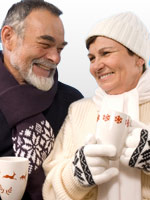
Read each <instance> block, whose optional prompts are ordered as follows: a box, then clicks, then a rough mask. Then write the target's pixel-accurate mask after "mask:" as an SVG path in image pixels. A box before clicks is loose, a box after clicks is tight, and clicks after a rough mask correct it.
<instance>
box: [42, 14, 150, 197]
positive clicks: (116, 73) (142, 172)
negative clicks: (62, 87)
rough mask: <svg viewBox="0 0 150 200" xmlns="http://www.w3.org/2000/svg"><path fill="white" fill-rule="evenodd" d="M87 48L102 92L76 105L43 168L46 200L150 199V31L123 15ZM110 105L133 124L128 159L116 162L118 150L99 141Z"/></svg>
mask: <svg viewBox="0 0 150 200" xmlns="http://www.w3.org/2000/svg"><path fill="white" fill-rule="evenodd" d="M86 46H87V49H88V50H89V53H88V57H89V60H90V72H91V74H92V75H93V76H94V78H95V80H96V81H97V84H98V89H97V90H96V92H95V96H94V97H93V98H91V99H83V100H80V101H77V102H75V103H73V104H72V105H71V106H70V109H69V113H68V116H67V118H66V120H65V122H64V124H63V126H62V128H61V130H60V132H59V135H58V137H57V139H56V141H55V145H54V149H53V151H52V153H51V155H50V156H49V157H48V158H47V159H46V161H45V163H44V165H43V167H44V170H45V173H46V175H47V177H46V181H45V184H44V187H43V196H44V199H45V200H48V199H51V200H54V199H58V200H69V199H70V200H71V199H73V200H95V199H98V200H133V199H134V200H141V199H143V200H146V199H150V175H149V173H150V142H149V139H150V133H149V131H148V129H149V127H148V124H150V112H149V111H150V70H149V69H148V62H149V57H150V36H149V32H148V31H147V29H146V27H145V25H144V24H143V23H142V22H141V20H140V19H139V18H138V17H137V16H136V15H134V14H133V13H131V12H125V13H120V14H117V15H115V16H111V17H109V18H107V19H104V20H102V21H100V22H99V23H98V24H97V25H96V26H95V27H94V28H93V29H92V30H91V32H90V33H89V35H88V37H87V40H86ZM104 106H107V107H110V108H112V109H114V110H118V111H121V112H124V113H126V114H128V115H130V116H131V118H132V120H133V121H132V124H131V126H132V127H131V128H130V132H129V134H128V137H127V139H126V142H125V146H124V149H123V151H122V155H121V157H120V158H119V159H117V160H115V161H111V157H112V156H115V154H116V149H115V147H114V146H111V145H103V144H100V142H99V141H96V139H95V137H94V135H95V132H96V121H97V116H98V112H99V111H100V110H101V108H103V107H104ZM139 121H141V122H139ZM89 133H90V134H91V135H92V136H89Z"/></svg>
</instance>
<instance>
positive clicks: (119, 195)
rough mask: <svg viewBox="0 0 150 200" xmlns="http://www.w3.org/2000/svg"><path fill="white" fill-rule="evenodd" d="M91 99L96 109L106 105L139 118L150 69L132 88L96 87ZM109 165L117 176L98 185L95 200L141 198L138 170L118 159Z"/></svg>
mask: <svg viewBox="0 0 150 200" xmlns="http://www.w3.org/2000/svg"><path fill="white" fill-rule="evenodd" d="M93 101H94V102H95V104H96V105H97V108H98V110H101V108H102V107H103V106H107V107H109V108H111V109H113V110H116V111H120V112H124V113H126V114H128V115H130V116H131V118H132V119H134V120H139V104H142V103H145V102H148V101H150V69H147V70H146V71H145V72H144V73H143V75H142V76H141V78H140V80H139V82H138V84H137V86H136V88H134V89H133V90H130V91H129V92H125V93H123V94H119V95H108V94H106V93H105V92H104V91H103V90H102V89H101V88H98V89H96V91H95V96H94V97H93ZM111 166H115V167H117V168H119V176H117V177H115V178H113V179H112V180H111V181H109V182H108V183H105V184H102V185H100V186H99V188H98V197H97V200H141V195H142V194H141V174H140V170H138V169H135V168H130V167H128V168H127V167H124V166H123V165H121V163H120V162H119V161H112V162H111Z"/></svg>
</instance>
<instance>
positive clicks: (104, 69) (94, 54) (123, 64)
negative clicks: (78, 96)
mask: <svg viewBox="0 0 150 200" xmlns="http://www.w3.org/2000/svg"><path fill="white" fill-rule="evenodd" d="M88 57H89V60H90V72H91V74H92V75H93V76H94V78H95V79H96V81H97V83H98V85H99V86H100V87H101V88H102V89H103V90H104V91H105V92H106V93H107V94H121V93H124V92H127V91H129V90H131V89H133V88H135V87H136V85H137V83H138V81H139V79H140V77H141V75H142V70H143V64H144V60H143V59H142V58H140V57H139V56H137V55H135V54H134V55H132V56H131V55H129V53H128V51H127V49H126V48H125V47H124V46H123V45H121V44H120V43H118V42H116V41H114V40H112V39H109V38H106V37H101V36H99V37H97V38H96V40H95V41H94V42H93V43H91V44H90V46H89V54H88Z"/></svg>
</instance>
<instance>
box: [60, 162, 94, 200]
mask: <svg viewBox="0 0 150 200" xmlns="http://www.w3.org/2000/svg"><path fill="white" fill-rule="evenodd" d="M62 180H63V183H64V185H65V188H66V190H67V193H69V194H70V196H71V197H72V198H73V197H74V196H75V197H76V199H82V198H83V197H84V196H85V195H86V194H87V193H88V192H89V191H90V190H91V189H92V188H93V187H84V186H82V185H81V184H80V183H79V182H78V181H77V179H76V178H75V177H74V175H73V169H72V162H70V163H69V164H68V165H67V166H66V167H65V169H64V171H63V173H62Z"/></svg>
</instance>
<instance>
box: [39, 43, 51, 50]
mask: <svg viewBox="0 0 150 200" xmlns="http://www.w3.org/2000/svg"><path fill="white" fill-rule="evenodd" d="M40 45H41V46H42V47H43V48H45V49H46V48H49V47H50V44H47V43H40Z"/></svg>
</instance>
